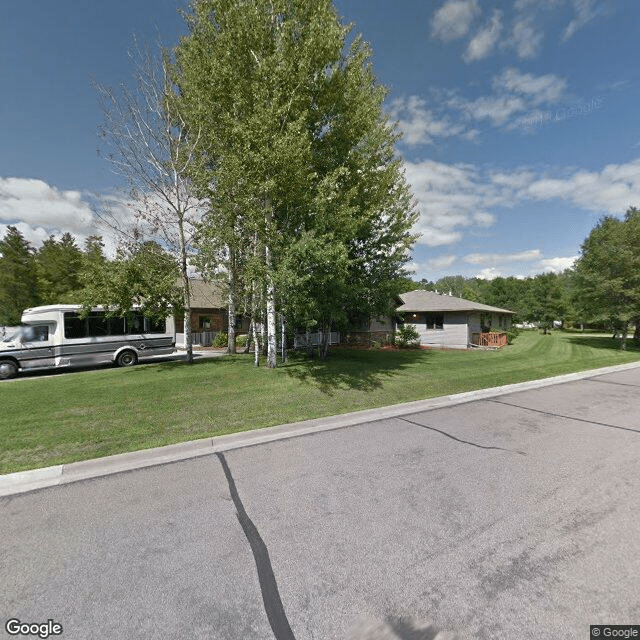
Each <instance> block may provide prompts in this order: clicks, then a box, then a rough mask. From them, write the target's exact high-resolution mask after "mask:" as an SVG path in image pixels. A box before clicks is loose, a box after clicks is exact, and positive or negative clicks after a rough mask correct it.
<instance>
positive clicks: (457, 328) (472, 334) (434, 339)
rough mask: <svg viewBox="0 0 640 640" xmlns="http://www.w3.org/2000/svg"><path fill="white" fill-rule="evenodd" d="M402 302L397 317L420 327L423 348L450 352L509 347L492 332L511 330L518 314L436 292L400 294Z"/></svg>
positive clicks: (397, 309) (503, 339)
mask: <svg viewBox="0 0 640 640" xmlns="http://www.w3.org/2000/svg"><path fill="white" fill-rule="evenodd" d="M400 302H401V303H402V304H400V305H399V306H398V307H397V308H396V314H397V315H398V316H400V317H401V318H402V319H403V321H404V322H405V323H406V324H410V325H413V326H414V327H415V328H416V330H417V331H418V333H419V334H420V344H421V345H424V346H429V347H440V348H448V349H467V348H468V347H469V346H473V345H478V346H480V345H482V346H502V345H503V344H506V339H505V338H499V337H498V336H497V335H496V334H495V333H490V332H506V331H508V330H509V329H510V328H511V319H512V317H513V315H514V314H515V311H509V310H508V309H500V308H499V307H491V306H489V305H487V304H481V303H480V302H473V301H472V300H465V299H464V298H455V297H454V296H448V295H445V294H441V293H437V292H435V291H419V290H418V291H408V292H407V293H402V294H400Z"/></svg>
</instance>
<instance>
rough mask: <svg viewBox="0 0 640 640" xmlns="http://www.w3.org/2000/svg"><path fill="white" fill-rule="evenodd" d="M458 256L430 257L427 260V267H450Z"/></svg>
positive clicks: (434, 268) (436, 268) (435, 268)
mask: <svg viewBox="0 0 640 640" xmlns="http://www.w3.org/2000/svg"><path fill="white" fill-rule="evenodd" d="M457 258H458V256H439V257H437V258H431V260H427V263H426V265H427V268H429V269H433V270H434V271H435V270H439V269H446V268H447V267H450V266H451V265H452V264H453V263H454V262H455V261H456V260H457Z"/></svg>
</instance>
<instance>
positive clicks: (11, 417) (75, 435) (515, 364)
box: [0, 332, 640, 473]
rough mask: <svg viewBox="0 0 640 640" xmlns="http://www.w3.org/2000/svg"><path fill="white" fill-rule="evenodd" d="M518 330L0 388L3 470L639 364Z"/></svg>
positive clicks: (603, 345) (586, 343)
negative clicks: (391, 347)
mask: <svg viewBox="0 0 640 640" xmlns="http://www.w3.org/2000/svg"><path fill="white" fill-rule="evenodd" d="M616 344H617V343H614V342H613V341H612V340H611V337H606V336H595V335H587V334H563V333H558V332H555V333H553V334H552V335H548V336H544V335H541V334H539V333H537V332H525V333H522V334H521V335H520V336H519V337H518V338H517V339H516V341H515V342H514V344H513V345H511V346H508V347H505V348H504V349H502V350H501V351H496V352H488V351H464V352H463V351H461V352H455V351H357V350H335V351H333V352H332V353H331V354H330V356H329V359H328V360H327V361H326V362H318V361H315V360H309V359H308V358H307V357H306V356H303V355H298V354H294V355H293V356H292V358H291V361H290V362H289V363H287V364H286V365H284V366H279V367H278V368H277V369H276V370H273V371H271V370H267V369H265V368H263V367H261V368H259V369H255V368H254V367H253V364H252V358H251V357H250V356H244V355H238V356H235V357H224V358H217V359H207V360H200V361H197V362H196V363H195V364H194V365H192V366H189V365H187V364H185V363H182V362H165V363H161V364H150V365H140V366H137V367H133V368H130V369H100V370H96V371H83V372H81V373H74V374H72V375H49V376H45V377H43V378H37V379H29V378H24V379H17V380H12V381H6V382H2V383H0V406H1V407H2V412H1V415H0V443H1V445H0V473H9V472H12V471H21V470H24V469H32V468H37V467H43V466H49V465H54V464H61V463H65V462H73V461H77V460H86V459H89V458H95V457H100V456H106V455H110V454H114V453H122V452H125V451H134V450H137V449H146V448H149V447H156V446H160V445H165V444H170V443H175V442H181V441H185V440H194V439H197V438H204V437H207V436H215V435H221V434H225V433H232V432H236V431H245V430H251V429H259V428H261V427H266V426H270V425H276V424H282V423H287V422H295V421H297V420H304V419H306V418H317V417H320V416H327V415H333V414H337V413H345V412H348V411H356V410H358V409H367V408H372V407H377V406H384V405H388V404H394V403H398V402H407V401H410V400H420V399H424V398H431V397H434V396H440V395H447V394H451V393H459V392H462V391H470V390H473V389H481V388H485V387H493V386H497V385H503V384H509V383H512V382H521V381H524V380H533V379H536V378H543V377H546V376H552V375H558V374H562V373H568V372H572V371H582V370H585V369H593V368H596V367H602V366H608V365H613V364H620V363H624V362H630V361H633V360H640V350H638V349H637V348H636V347H634V346H633V343H632V342H631V341H630V342H629V346H628V350H627V351H626V352H621V351H619V350H618V349H617V347H616Z"/></svg>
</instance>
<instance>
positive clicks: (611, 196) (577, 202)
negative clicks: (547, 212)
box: [521, 158, 640, 214]
mask: <svg viewBox="0 0 640 640" xmlns="http://www.w3.org/2000/svg"><path fill="white" fill-rule="evenodd" d="M521 195H522V196H524V197H529V198H531V199H533V200H553V199H558V200H565V201H567V202H569V203H571V204H573V205H574V206H578V207H582V208H584V209H587V210H588V211H601V212H606V213H610V214H621V213H624V212H625V211H626V210H627V208H628V207H630V206H634V205H638V203H640V158H638V159H636V160H633V161H631V162H628V163H626V164H618V165H614V164H612V165H607V166H605V167H604V168H603V169H602V171H600V172H597V171H577V172H576V173H574V174H573V175H571V176H569V177H567V178H550V177H543V178H540V179H538V180H535V181H532V182H531V183H530V184H529V185H528V186H527V187H526V188H524V189H523V190H522V191H521Z"/></svg>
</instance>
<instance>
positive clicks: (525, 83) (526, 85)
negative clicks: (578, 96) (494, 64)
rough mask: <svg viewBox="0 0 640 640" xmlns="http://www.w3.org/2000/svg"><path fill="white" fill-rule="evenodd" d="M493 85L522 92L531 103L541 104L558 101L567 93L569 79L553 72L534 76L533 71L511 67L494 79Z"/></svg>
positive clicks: (514, 91) (509, 90)
mask: <svg viewBox="0 0 640 640" xmlns="http://www.w3.org/2000/svg"><path fill="white" fill-rule="evenodd" d="M493 86H494V87H495V88H497V89H503V90H506V91H507V92H510V93H515V94H520V95H521V96H524V97H526V98H528V99H529V100H530V103H531V104H533V105H539V104H543V103H545V104H547V103H556V102H558V101H559V100H560V99H561V98H562V97H563V96H564V94H565V91H566V89H567V80H566V79H565V78H561V77H560V76H556V75H554V74H553V73H548V74H546V75H544V76H534V75H533V74H531V73H520V71H518V69H515V68H513V67H510V68H508V69H505V70H504V71H503V72H502V74H501V75H499V76H496V77H495V78H494V79H493Z"/></svg>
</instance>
